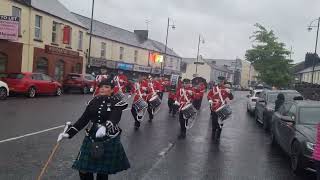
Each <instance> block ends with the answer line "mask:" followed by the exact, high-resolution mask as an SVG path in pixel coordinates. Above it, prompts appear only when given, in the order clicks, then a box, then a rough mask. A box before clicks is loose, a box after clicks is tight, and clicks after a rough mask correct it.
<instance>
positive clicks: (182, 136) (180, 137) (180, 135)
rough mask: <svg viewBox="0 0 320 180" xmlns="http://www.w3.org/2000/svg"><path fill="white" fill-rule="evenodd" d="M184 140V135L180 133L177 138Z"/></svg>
mask: <svg viewBox="0 0 320 180" xmlns="http://www.w3.org/2000/svg"><path fill="white" fill-rule="evenodd" d="M185 138H186V133H180V134H179V136H178V139H185Z"/></svg>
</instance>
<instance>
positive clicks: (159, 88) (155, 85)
mask: <svg viewBox="0 0 320 180" xmlns="http://www.w3.org/2000/svg"><path fill="white" fill-rule="evenodd" d="M153 88H154V90H155V91H157V92H163V91H164V86H163V85H162V81H161V80H154V81H153Z"/></svg>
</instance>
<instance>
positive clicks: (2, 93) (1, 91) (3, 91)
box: [0, 81, 9, 100]
mask: <svg viewBox="0 0 320 180" xmlns="http://www.w3.org/2000/svg"><path fill="white" fill-rule="evenodd" d="M8 96H9V88H8V85H7V83H5V82H3V81H0V100H5V99H6V98H7V97H8Z"/></svg>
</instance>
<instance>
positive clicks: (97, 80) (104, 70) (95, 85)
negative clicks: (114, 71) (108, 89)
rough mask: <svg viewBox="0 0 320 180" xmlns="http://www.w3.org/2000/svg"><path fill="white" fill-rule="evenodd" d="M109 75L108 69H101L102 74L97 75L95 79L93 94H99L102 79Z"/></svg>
mask: <svg viewBox="0 0 320 180" xmlns="http://www.w3.org/2000/svg"><path fill="white" fill-rule="evenodd" d="M108 77H109V76H108V75H107V70H106V69H104V68H103V69H101V74H100V75H97V76H96V79H95V81H94V92H93V96H96V95H98V94H99V84H100V82H101V81H102V80H104V79H108Z"/></svg>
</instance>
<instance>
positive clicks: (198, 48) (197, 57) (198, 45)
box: [195, 34, 204, 75]
mask: <svg viewBox="0 0 320 180" xmlns="http://www.w3.org/2000/svg"><path fill="white" fill-rule="evenodd" d="M201 39H202V43H204V39H203V37H201V35H200V34H199V41H198V51H197V62H196V63H195V64H196V74H195V75H197V74H198V64H199V52H200V42H201Z"/></svg>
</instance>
